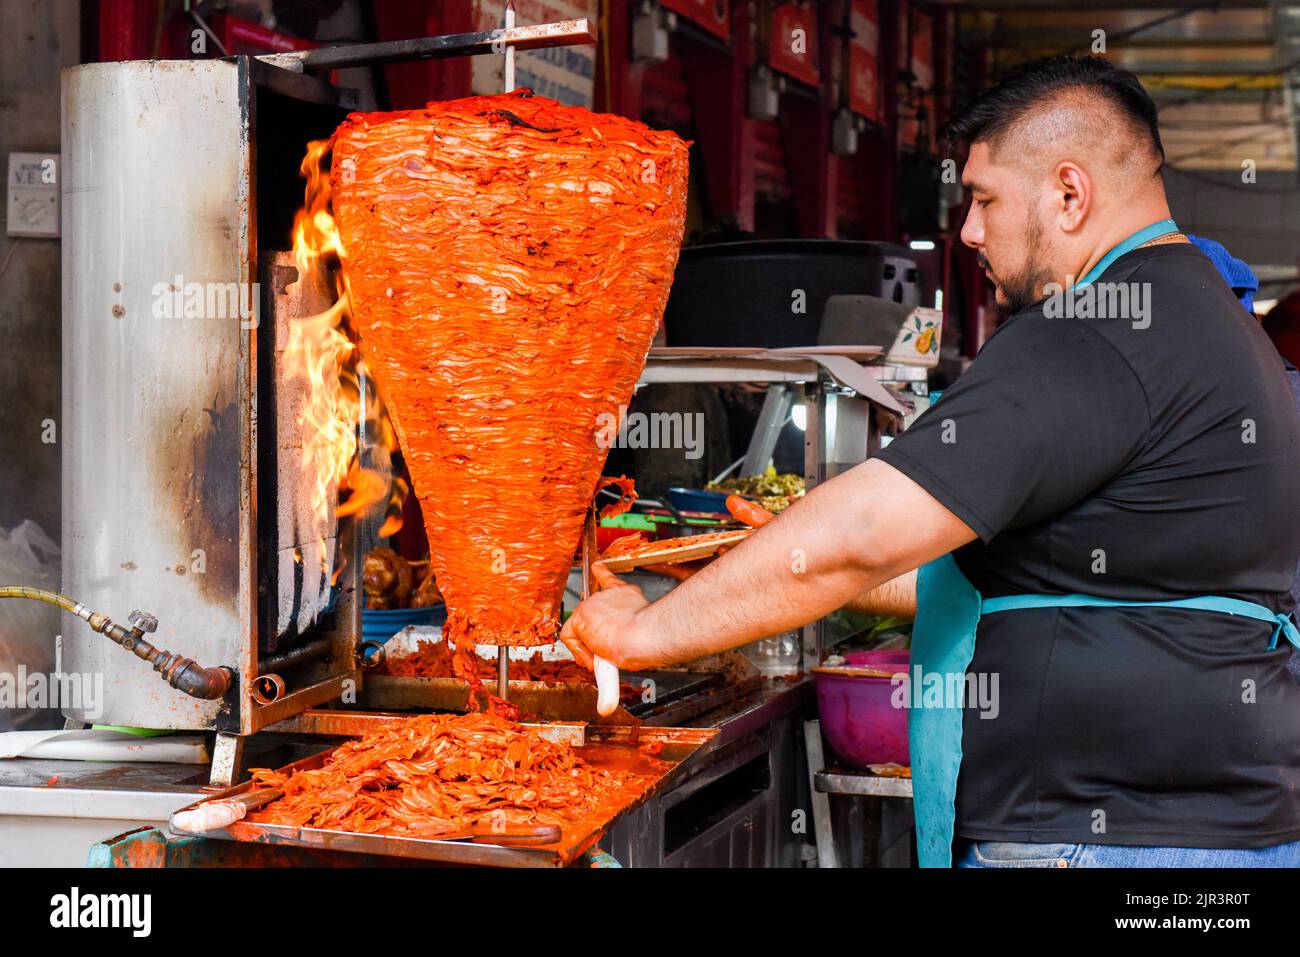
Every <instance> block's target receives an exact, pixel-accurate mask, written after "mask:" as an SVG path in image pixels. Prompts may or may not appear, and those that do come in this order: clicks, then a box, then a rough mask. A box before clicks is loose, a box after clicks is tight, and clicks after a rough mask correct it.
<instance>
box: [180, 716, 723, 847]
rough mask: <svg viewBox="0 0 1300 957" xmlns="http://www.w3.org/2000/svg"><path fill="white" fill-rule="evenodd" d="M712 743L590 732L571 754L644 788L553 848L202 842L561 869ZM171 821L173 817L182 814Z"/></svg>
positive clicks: (336, 839) (251, 829) (703, 737)
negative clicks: (640, 781)
mask: <svg viewBox="0 0 1300 957" xmlns="http://www.w3.org/2000/svg"><path fill="white" fill-rule="evenodd" d="M395 720H398V719H395ZM717 735H718V731H717V730H716V729H710V728H644V729H641V730H640V731H639V732H637V731H636V730H635V729H630V728H626V727H610V728H588V729H587V731H586V743H585V744H584V745H582V746H581V747H579V748H578V749H577V751H578V753H579V755H580V756H581V757H582V759H583V760H584V761H586V762H587V763H588V764H589V765H591V766H592V767H593V768H596V769H609V770H619V771H634V772H637V773H639V774H643V775H646V779H645V786H644V788H642V789H641V790H640V791H638V792H636V793H635V794H633V795H632V796H631V797H630V798H629V799H627V800H626V801H624V803H623V804H622V805H620V806H618V807H613V808H610V809H608V811H607V812H605V811H602V812H601V813H599V814H597V815H595V816H592V817H590V818H586V819H583V820H580V821H579V822H577V823H574V824H566V825H564V826H563V827H562V828H561V837H560V840H559V841H557V842H556V843H554V844H545V845H538V846H522V845H516V846H507V845H503V844H493V843H490V842H489V841H487V840H485V839H483V838H479V839H477V840H475V841H462V840H455V841H449V840H433V839H425V838H408V837H390V836H386V835H381V834H357V833H353V832H351V831H339V830H329V829H324V828H312V827H292V826H287V825H275V824H259V823H255V822H251V821H247V820H244V821H238V822H236V823H234V824H231V825H230V826H228V827H225V828H222V829H221V830H217V831H208V832H206V833H204V834H203V835H202V836H203V837H210V838H217V839H220V840H228V841H242V842H248V843H261V844H282V845H291V846H296V847H310V848H320V849H326V850H332V851H348V852H354V853H358V854H379V855H384V856H389V857H402V858H417V859H421V860H426V861H440V862H443V863H447V864H470V865H488V866H493V867H563V866H565V865H567V864H570V863H572V862H573V861H574V860H576V859H577V858H578V857H579V856H580V855H581V854H582V853H583V852H585V851H586V850H588V849H589V848H591V847H593V846H594V845H595V844H596V843H597V842H598V841H600V839H601V838H602V837H604V836H605V833H606V832H607V831H608V830H609V829H610V828H611V827H612V826H613V825H614V823H615V822H616V821H618V820H619V819H620V818H622V817H623V816H624V815H625V814H627V813H628V812H629V811H631V810H633V809H634V808H636V807H639V806H640V805H641V804H643V803H644V802H645V801H646V800H647V799H649V798H650V797H652V796H653V795H655V794H658V793H659V792H661V791H663V790H664V789H666V788H668V787H670V786H671V785H672V784H673V783H675V782H676V781H677V780H678V779H679V778H680V777H681V775H682V774H683V772H684V771H685V770H686V769H687V768H688V767H689V766H690V765H691V764H692V763H693V762H695V761H697V760H698V759H699V758H700V757H701V756H702V755H703V754H705V753H706V752H707V751H708V750H709V749H710V747H711V744H712V742H713V741H714V739H715V738H716V737H717ZM646 742H662V743H663V750H662V751H661V752H660V753H659V754H658V755H656V756H654V757H650V756H648V755H647V754H645V753H644V752H643V751H642V750H641V749H640V745H641V744H644V743H646ZM332 750H333V749H328V750H325V751H322V752H321V753H320V754H316V755H313V756H311V757H309V758H304V759H303V760H301V761H296V762H294V763H293V764H290V765H288V766H286V767H284V768H281V769H280V770H281V771H282V772H290V771H299V770H311V769H314V768H318V767H320V766H321V765H322V764H324V762H325V760H326V758H328V756H329V755H330V753H331V751H332ZM665 762H666V763H667V765H668V766H667V768H666V769H665V768H664V766H663V765H664V763H665ZM256 790H259V789H257V788H255V787H254V785H253V783H252V782H251V781H249V782H246V783H244V784H241V785H239V786H238V787H234V788H229V789H227V790H225V791H222V792H221V793H219V794H215V795H212V796H211V797H209V798H205V799H204V800H203V801H199V802H196V803H194V804H192V805H189V806H188V807H186V808H182V809H181V810H182V811H185V810H191V809H193V808H196V807H198V806H199V805H201V804H205V803H208V802H209V801H219V800H222V799H228V798H232V797H236V796H244V795H247V797H244V798H243V799H244V800H245V801H248V800H250V799H251V798H253V796H254V795H253V794H251V793H250V792H255V791H256ZM176 813H178V814H179V813H180V811H178V812H176ZM173 833H175V832H173Z"/></svg>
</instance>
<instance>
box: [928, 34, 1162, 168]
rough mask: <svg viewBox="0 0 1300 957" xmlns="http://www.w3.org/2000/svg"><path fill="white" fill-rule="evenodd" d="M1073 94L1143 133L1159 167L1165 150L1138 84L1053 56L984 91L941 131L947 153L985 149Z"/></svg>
mask: <svg viewBox="0 0 1300 957" xmlns="http://www.w3.org/2000/svg"><path fill="white" fill-rule="evenodd" d="M1071 91H1079V92H1084V93H1092V94H1095V95H1098V96H1101V97H1104V98H1105V99H1106V100H1107V101H1109V102H1110V103H1111V104H1112V105H1113V106H1114V107H1115V109H1117V110H1118V111H1119V112H1120V114H1121V115H1123V116H1124V117H1126V118H1127V119H1128V120H1129V121H1130V123H1131V125H1132V126H1133V127H1134V131H1135V132H1138V133H1139V134H1140V133H1142V132H1145V133H1146V134H1147V135H1149V136H1150V138H1151V147H1152V149H1154V150H1155V154H1156V156H1158V157H1159V158H1160V164H1161V165H1163V164H1164V160H1165V149H1164V146H1163V145H1161V143H1160V127H1159V121H1158V118H1157V110H1156V105H1155V103H1153V102H1152V100H1151V97H1150V96H1149V95H1148V94H1147V91H1146V90H1145V89H1143V87H1142V84H1141V83H1140V82H1139V81H1138V78H1137V77H1136V76H1134V75H1133V74H1132V73H1130V72H1128V71H1127V70H1120V69H1118V68H1116V67H1115V66H1114V65H1113V64H1112V63H1111V62H1110V61H1109V60H1106V59H1103V58H1102V57H1071V56H1056V57H1048V58H1046V59H1043V60H1035V61H1034V62H1032V63H1027V64H1025V65H1024V66H1022V67H1021V68H1020V69H1018V70H1016V71H1015V72H1014V73H1012V74H1011V75H1010V76H1008V77H1006V78H1005V79H1004V80H1001V81H1000V82H998V83H997V84H996V85H994V86H992V87H990V88H989V89H987V90H985V91H984V92H983V93H981V94H980V95H979V96H977V97H975V99H974V100H972V101H971V102H970V103H968V104H967V105H966V107H965V109H963V110H962V111H961V112H960V113H959V114H957V116H955V117H954V118H953V119H952V120H951V121H950V122H949V123H948V124H947V126H945V127H944V130H943V138H944V141H945V143H946V145H947V146H948V148H949V149H952V148H955V147H957V146H960V145H963V144H964V145H970V144H972V143H976V142H979V141H985V142H987V143H989V145H990V146H992V145H995V144H996V142H997V141H998V140H999V139H1000V138H1001V137H1002V136H1003V135H1004V134H1006V133H1007V132H1008V131H1009V130H1010V129H1011V128H1012V127H1014V126H1015V125H1016V124H1017V123H1019V122H1020V121H1021V120H1022V119H1024V118H1025V117H1027V116H1029V115H1030V114H1031V113H1033V112H1034V110H1035V109H1036V108H1038V107H1039V106H1041V105H1043V104H1044V103H1046V102H1047V101H1049V100H1050V99H1051V98H1052V97H1054V96H1056V95H1058V94H1062V93H1069V92H1071Z"/></svg>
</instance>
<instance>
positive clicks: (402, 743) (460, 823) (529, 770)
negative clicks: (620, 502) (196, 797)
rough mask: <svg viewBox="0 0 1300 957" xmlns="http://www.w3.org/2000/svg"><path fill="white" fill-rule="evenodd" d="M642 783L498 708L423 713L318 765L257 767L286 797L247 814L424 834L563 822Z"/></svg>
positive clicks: (605, 807)
mask: <svg viewBox="0 0 1300 957" xmlns="http://www.w3.org/2000/svg"><path fill="white" fill-rule="evenodd" d="M645 780H646V779H645V777H644V776H643V775H640V774H637V773H634V772H631V771H626V770H606V769H600V768H593V767H591V766H590V765H588V764H587V763H586V762H584V761H583V760H582V758H581V757H579V756H578V754H577V752H576V750H575V749H574V748H573V746H572V745H569V744H563V743H559V742H555V741H550V740H548V739H546V738H543V737H541V736H540V735H539V734H538V733H537V732H536V731H534V730H532V729H530V728H525V727H523V726H521V725H518V724H515V723H513V722H511V721H508V720H506V719H504V718H501V717H499V716H497V715H492V714H468V715H420V716H419V717H415V718H411V719H410V720H408V721H403V722H400V723H397V724H392V725H388V726H385V727H382V728H379V729H376V730H375V731H372V732H371V733H369V734H367V735H366V736H365V737H363V738H360V739H358V740H356V741H351V742H349V743H347V744H344V745H342V746H341V747H339V748H338V749H337V750H336V751H334V753H333V754H331V755H330V756H329V758H328V759H327V760H326V761H325V763H324V764H323V765H322V766H321V767H320V768H317V769H315V770H309V771H295V772H293V773H292V774H283V773H281V772H278V771H270V770H267V769H265V768H260V769H256V770H254V771H253V783H254V785H255V786H256V787H273V788H275V787H278V788H281V789H282V790H283V791H284V796H283V797H281V798H278V799H277V800H275V801H273V802H271V803H270V804H267V805H265V806H264V807H261V808H258V809H256V810H253V811H250V812H249V814H248V818H247V819H248V820H250V821H253V822H256V823H261V824H280V825H289V826H293V827H315V828H334V829H341V830H345V831H355V832H360V833H364V834H385V835H392V836H399V837H427V838H436V837H437V836H439V835H440V834H447V833H451V832H454V831H461V830H464V829H465V828H471V827H492V828H499V827H502V826H504V827H526V826H531V825H539V824H557V825H561V826H563V825H564V824H568V823H573V822H576V821H580V820H582V819H584V818H591V817H593V816H600V815H601V814H608V813H609V812H610V811H611V810H612V809H615V808H617V807H619V806H621V805H622V804H624V803H626V802H627V801H628V800H630V799H631V798H633V797H635V796H636V795H637V794H638V793H639V792H640V791H641V790H642V789H643V788H644V785H645Z"/></svg>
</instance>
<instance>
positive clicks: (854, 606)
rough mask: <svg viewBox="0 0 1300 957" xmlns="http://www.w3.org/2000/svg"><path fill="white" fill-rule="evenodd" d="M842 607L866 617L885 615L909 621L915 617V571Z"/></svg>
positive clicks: (879, 586)
mask: <svg viewBox="0 0 1300 957" xmlns="http://www.w3.org/2000/svg"><path fill="white" fill-rule="evenodd" d="M844 607H845V608H848V609H850V610H852V611H861V612H866V613H867V614H868V615H887V616H888V617H890V618H906V619H908V620H909V621H910V620H911V619H913V618H915V617H916V569H915V568H914V569H912V570H911V571H910V572H907V573H905V574H902V575H899V576H898V577H897V578H891V579H890V580H889V581H887V582H885V583H884V584H883V585H878V586H877V587H875V588H873V589H871V590H870V591H867V592H863V593H862V594H861V595H859V596H858V597H857V598H854V599H853V600H852V601H850V602H849V603H848V604H847V605H845V606H844Z"/></svg>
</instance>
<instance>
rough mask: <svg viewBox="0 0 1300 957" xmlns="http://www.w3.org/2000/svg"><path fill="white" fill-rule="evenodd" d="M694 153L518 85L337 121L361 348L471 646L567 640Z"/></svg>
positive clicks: (334, 175) (470, 674) (437, 569)
mask: <svg viewBox="0 0 1300 957" xmlns="http://www.w3.org/2000/svg"><path fill="white" fill-rule="evenodd" d="M687 165H688V164H687V143H686V142H685V141H683V140H681V139H680V138H679V137H677V136H676V135H674V134H673V133H669V132H657V131H654V130H651V129H649V128H648V127H646V126H645V125H643V124H641V123H637V122H634V121H631V120H627V119H624V118H622V117H617V116H605V115H598V114H594V113H591V112H589V111H587V110H583V109H581V108H577V107H569V106H563V105H561V104H559V103H556V102H554V101H552V100H548V99H545V98H542V97H534V96H532V95H531V94H529V93H528V92H527V91H520V92H517V93H513V94H503V95H499V96H479V97H471V98H468V99H464V100H455V101H451V102H444V103H431V104H429V105H428V106H427V107H425V108H424V109H422V110H412V111H407V112H399V113H369V114H354V115H353V116H350V117H349V118H348V119H347V120H346V121H345V122H344V123H343V125H342V126H340V127H339V129H338V130H337V132H336V133H335V135H334V140H333V160H332V164H331V173H330V178H331V188H332V196H333V207H334V216H335V219H336V220H337V223H338V226H339V230H340V233H341V237H342V243H343V248H344V256H343V264H344V273H345V276H346V279H347V282H348V286H349V291H350V295H351V300H352V307H353V311H354V314H355V317H356V320H357V323H358V326H359V329H360V332H361V337H362V338H361V349H362V352H363V354H364V355H365V358H366V363H367V365H368V367H369V369H370V370H371V372H372V374H373V375H374V376H375V377H376V379H377V381H378V383H379V386H380V389H381V390H382V391H383V393H384V397H385V401H386V404H387V406H388V408H389V410H390V412H391V413H392V415H393V419H394V424H395V426H396V429H397V433H398V437H399V440H400V442H401V445H402V450H403V453H404V455H405V457H406V462H407V466H408V468H409V470H410V473H411V478H412V483H413V485H414V492H415V494H416V496H417V497H418V499H419V501H420V506H421V509H422V511H423V514H424V521H425V527H426V531H427V533H428V538H429V544H430V547H431V550H432V555H431V561H432V571H433V573H434V575H435V577H436V579H437V582H438V585H439V587H440V588H441V590H442V593H443V596H444V597H445V599H446V602H447V608H448V623H447V627H446V633H447V634H448V635H449V636H451V637H452V639H453V640H454V641H455V642H456V645H457V648H458V649H460V650H461V651H462V653H467V652H472V646H473V644H474V643H475V642H478V643H486V644H506V645H537V644H542V643H545V642H549V641H551V640H553V639H554V637H555V633H556V631H557V630H558V615H559V611H560V601H561V597H562V594H563V588H564V581H565V578H566V577H567V575H568V571H569V566H570V563H571V560H572V558H573V555H574V551H575V549H576V547H577V545H578V542H579V535H580V531H581V526H582V522H583V519H584V516H585V513H586V511H587V509H588V508H589V507H590V504H591V501H592V495H593V493H594V491H595V489H596V486H597V482H598V479H599V477H600V472H601V466H602V464H603V463H604V460H605V455H606V452H607V451H608V444H609V442H608V438H609V430H608V429H607V428H606V427H605V423H608V422H609V421H610V419H611V418H612V417H613V418H616V417H617V413H618V408H619V406H620V405H623V404H626V403H627V401H628V400H629V398H630V396H631V394H632V389H633V386H634V385H635V383H636V380H637V378H638V376H639V375H640V372H641V369H642V367H643V365H644V362H645V356H646V353H647V351H648V350H649V347H650V343H651V340H652V338H653V336H654V333H655V330H656V328H657V327H658V324H659V320H660V318H661V316H662V314H663V308H664V303H665V301H666V299H667V296H668V288H669V285H670V283H671V281H672V276H673V270H674V268H675V265H676V262H677V254H678V249H679V246H680V243H681V239H682V230H683V225H684V222H685V214H686V180H687ZM462 670H463V671H464V674H463V675H461V676H462V677H464V678H466V679H467V680H470V681H471V683H475V684H476V683H477V681H478V678H477V673H476V669H475V668H474V667H473V665H472V662H470V661H469V659H468V658H466V659H465V662H464V667H463V669H462Z"/></svg>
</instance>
